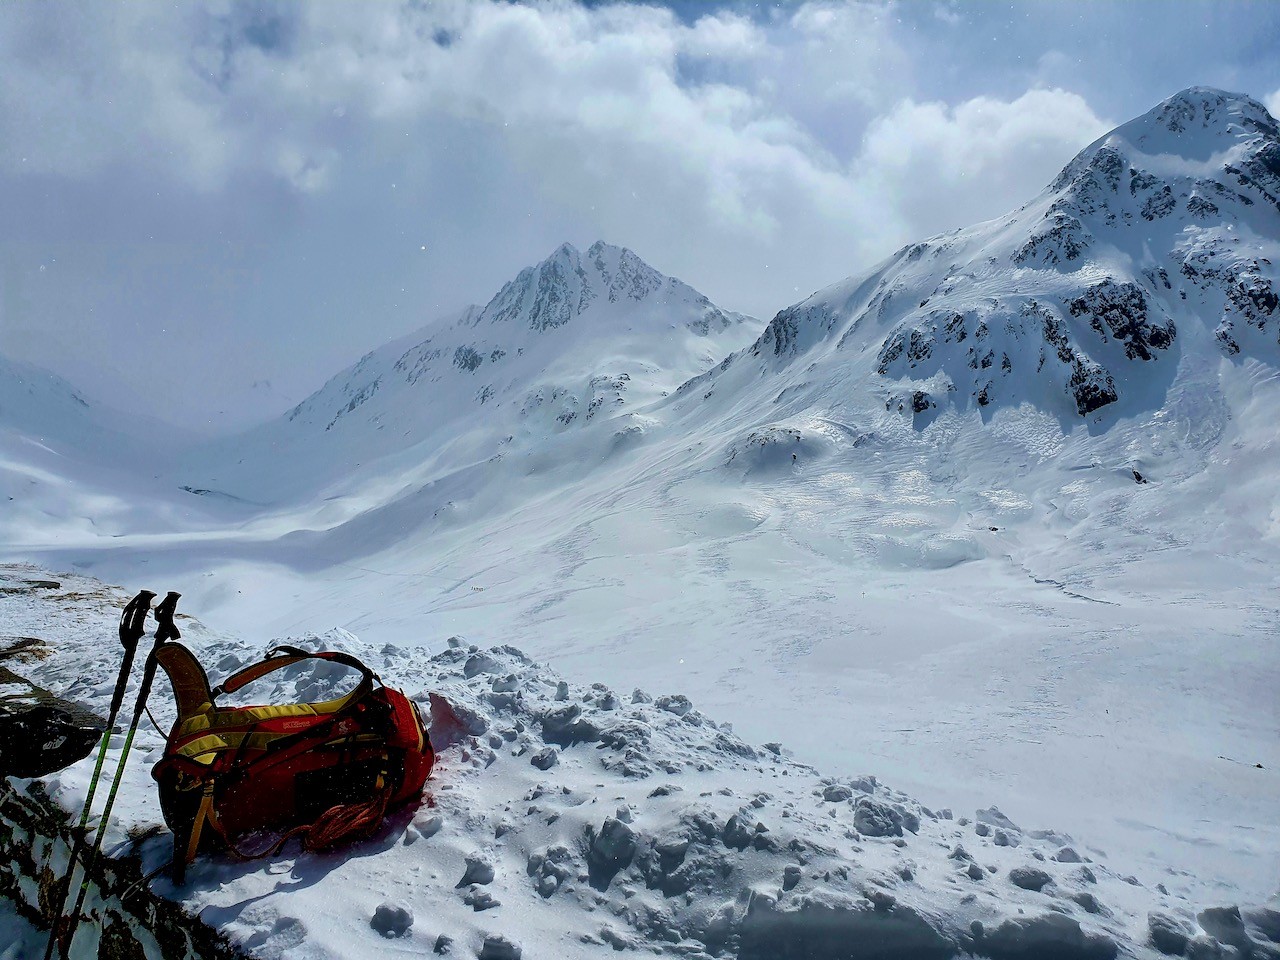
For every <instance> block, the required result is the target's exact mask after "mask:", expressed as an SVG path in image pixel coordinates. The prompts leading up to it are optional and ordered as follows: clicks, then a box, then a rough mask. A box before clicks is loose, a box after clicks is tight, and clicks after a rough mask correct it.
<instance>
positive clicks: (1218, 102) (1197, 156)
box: [1106, 87, 1277, 161]
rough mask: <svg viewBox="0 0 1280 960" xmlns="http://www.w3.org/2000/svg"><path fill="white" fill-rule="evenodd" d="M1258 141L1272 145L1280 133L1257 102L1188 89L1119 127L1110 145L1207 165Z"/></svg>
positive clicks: (1237, 95)
mask: <svg viewBox="0 0 1280 960" xmlns="http://www.w3.org/2000/svg"><path fill="white" fill-rule="evenodd" d="M1259 138H1261V139H1263V140H1266V139H1269V140H1270V141H1271V142H1273V143H1274V142H1275V141H1276V139H1277V130H1276V122H1275V119H1274V118H1273V117H1272V116H1271V114H1270V113H1268V112H1267V108H1266V107H1264V106H1263V105H1262V104H1261V103H1259V102H1258V101H1257V100H1254V99H1253V98H1252V97H1249V96H1246V95H1245V94H1242V93H1229V92H1227V91H1225V90H1218V89H1215V88H1213V87H1189V88H1188V89H1186V90H1183V91H1181V92H1180V93H1175V94H1174V95H1173V96H1172V97H1170V98H1169V99H1167V100H1165V101H1164V102H1163V103H1160V104H1158V105H1157V106H1155V107H1153V108H1152V109H1151V110H1149V111H1148V112H1147V113H1145V114H1143V115H1142V116H1140V117H1137V118H1135V119H1133V120H1130V121H1129V122H1128V123H1125V124H1122V125H1121V126H1119V127H1117V128H1116V129H1115V130H1114V131H1112V133H1111V134H1110V135H1109V136H1108V137H1107V138H1106V139H1107V140H1108V141H1109V142H1111V141H1117V140H1122V141H1125V142H1127V143H1130V144H1132V145H1133V146H1134V147H1136V148H1137V149H1138V150H1140V151H1142V152H1143V153H1145V154H1152V155H1155V154H1172V155H1174V156H1179V157H1183V158H1185V159H1189V160H1197V161H1207V160H1209V159H1210V158H1211V157H1213V156H1214V155H1216V154H1221V153H1223V152H1225V151H1227V150H1230V149H1231V148H1232V147H1234V146H1236V145H1238V144H1254V143H1256V142H1257V141H1258V140H1259Z"/></svg>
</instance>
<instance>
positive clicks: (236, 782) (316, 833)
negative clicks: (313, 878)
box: [151, 643, 435, 883]
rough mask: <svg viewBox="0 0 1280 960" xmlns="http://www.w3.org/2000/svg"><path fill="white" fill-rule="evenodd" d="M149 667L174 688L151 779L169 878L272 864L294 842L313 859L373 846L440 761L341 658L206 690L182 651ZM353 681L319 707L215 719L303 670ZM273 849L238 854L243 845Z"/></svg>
mask: <svg viewBox="0 0 1280 960" xmlns="http://www.w3.org/2000/svg"><path fill="white" fill-rule="evenodd" d="M156 657H157V659H158V661H159V663H160V665H161V666H162V667H163V668H164V670H165V672H166V673H167V674H168V675H169V680H170V682H171V683H172V684H173V691H174V696H175V697H176V698H177V702H178V719H177V720H176V721H175V723H174V725H173V729H172V730H171V731H170V733H169V739H168V742H167V744H166V745H165V751H164V757H163V758H162V759H161V760H160V761H159V762H158V763H157V764H156V765H155V767H153V768H152V771H151V776H152V777H153V778H154V779H155V780H156V782H157V783H158V784H159V786H160V806H161V810H162V811H163V813H164V819H165V822H166V823H167V824H168V825H169V829H170V830H172V831H173V843H174V850H173V877H174V881H175V882H176V883H182V882H183V879H184V876H185V872H186V865H187V864H188V863H190V862H191V861H192V860H193V859H194V858H195V856H196V854H197V853H199V852H200V851H202V850H203V851H211V852H212V851H217V850H229V851H230V852H232V853H235V854H238V855H240V856H243V857H248V856H261V855H264V854H267V853H273V852H277V851H278V850H279V849H280V848H281V847H282V846H283V845H284V843H285V842H286V841H287V840H288V839H289V838H290V837H294V836H300V837H301V838H302V842H303V845H304V847H305V848H306V849H308V850H324V849H329V848H331V847H333V846H336V845H337V844H339V843H342V842H344V841H350V840H357V839H364V838H367V837H369V836H371V835H372V834H373V833H374V832H375V831H376V830H377V828H378V826H379V825H380V824H381V823H382V820H383V818H384V816H385V814H386V811H387V810H388V808H390V807H392V806H395V805H397V804H400V803H403V802H404V801H406V800H409V799H411V798H413V797H416V796H417V795H418V794H420V793H421V792H422V788H423V784H424V783H425V782H426V779H427V776H428V775H429V774H430V773H431V766H432V763H433V762H434V760H435V754H434V752H433V750H432V748H431V740H430V738H429V737H428V735H427V732H426V728H425V727H424V725H423V722H422V716H421V715H420V714H419V712H418V708H417V707H416V706H415V705H414V703H413V702H412V701H411V700H409V699H408V698H407V697H406V696H405V695H404V694H403V693H401V692H400V691H398V690H393V689H391V688H390V687H386V686H384V685H383V684H382V681H381V680H380V679H379V678H378V676H377V674H375V673H374V672H373V671H372V670H370V669H369V668H368V667H367V666H365V665H364V664H363V663H361V662H360V661H359V660H357V659H356V658H355V657H352V656H350V655H348V654H345V653H338V652H324V653H307V652H306V651H305V650H299V649H298V648H296V647H276V648H275V649H274V650H272V651H271V652H270V653H269V654H268V655H267V658H266V659H265V660H263V661H262V662H260V663H255V664H253V665H251V666H248V667H245V668H244V669H243V670H240V671H239V672H237V673H234V674H232V675H231V676H230V677H228V678H227V679H226V680H225V681H224V682H223V683H222V685H221V686H219V687H217V688H215V689H213V690H211V689H210V688H209V680H208V677H207V676H206V674H205V671H204V668H203V667H201V666H200V663H199V661H197V660H196V658H195V656H194V655H193V654H192V653H191V651H190V650H188V649H187V648H186V647H184V646H182V645H181V644H179V643H166V644H164V645H163V646H161V647H160V648H159V649H158V650H157V652H156ZM308 659H318V660H328V661H331V662H333V663H338V664H342V665H343V666H346V667H350V668H351V669H353V670H357V671H359V673H360V681H359V683H358V684H357V685H356V687H355V689H353V690H352V691H351V692H350V693H347V694H346V695H344V696H341V697H338V698H336V699H334V700H328V701H324V702H320V703H297V704H287V705H281V706H255V707H219V706H216V704H215V701H216V700H217V698H218V697H219V696H220V695H222V694H229V693H234V692H235V691H237V690H239V689H240V688H242V687H244V686H246V685H248V684H250V683H252V682H253V681H255V680H257V679H259V678H261V677H263V676H265V675H266V674H268V673H271V672H273V671H276V670H280V669H282V668H284V667H288V666H291V665H293V664H296V663H299V662H301V661H303V660H308ZM258 831H269V832H273V833H278V832H279V831H284V833H283V836H280V837H278V840H277V842H276V843H275V844H274V845H272V846H269V847H268V848H267V849H265V850H260V851H258V852H257V853H252V854H250V853H245V851H244V849H243V848H242V843H243V841H244V839H245V838H246V836H247V835H249V834H252V833H255V832H258Z"/></svg>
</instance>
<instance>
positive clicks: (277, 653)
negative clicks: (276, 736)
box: [213, 646, 377, 699]
mask: <svg viewBox="0 0 1280 960" xmlns="http://www.w3.org/2000/svg"><path fill="white" fill-rule="evenodd" d="M303 660H328V661H329V662H331V663H340V664H342V666H344V667H350V668H351V669H352V670H358V671H359V672H360V684H359V686H358V687H357V689H358V690H360V691H361V695H363V694H364V693H368V692H369V691H370V690H372V689H373V682H374V681H375V680H376V679H377V675H376V674H375V673H374V672H373V671H372V670H370V669H369V668H368V667H367V666H365V665H364V664H363V663H361V662H360V661H359V660H357V659H356V658H355V657H353V656H351V655H350V654H347V653H340V652H338V651H336V650H326V651H321V652H320V653H308V652H307V651H306V650H301V649H299V648H298V647H290V646H280V647H273V648H272V649H271V651H270V652H269V653H268V654H267V659H265V660H263V661H262V662H260V663H255V664H252V665H251V666H248V667H245V668H244V669H243V670H241V671H239V672H238V673H233V674H232V675H231V676H229V677H227V679H226V680H224V681H223V682H222V683H221V684H220V685H219V686H217V687H214V689H213V697H214V699H217V698H218V697H219V696H220V695H222V694H224V693H235V692H236V691H237V690H239V689H240V688H241V687H246V686H248V685H249V684H251V683H253V681H255V680H258V679H260V678H261V677H265V676H266V675H267V674H268V673H273V672H275V671H276V670H283V669H284V668H285V667H291V666H293V665H294V664H295V663H301V662H302V661H303ZM353 699H359V697H353Z"/></svg>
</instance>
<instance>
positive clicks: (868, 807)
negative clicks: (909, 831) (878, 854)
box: [853, 796, 902, 837]
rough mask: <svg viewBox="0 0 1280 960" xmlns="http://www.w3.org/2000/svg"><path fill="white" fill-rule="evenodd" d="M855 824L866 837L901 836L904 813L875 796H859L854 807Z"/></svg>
mask: <svg viewBox="0 0 1280 960" xmlns="http://www.w3.org/2000/svg"><path fill="white" fill-rule="evenodd" d="M853 826H854V828H855V829H857V831H858V832H859V833H860V834H862V835H863V836H866V837H900V836H902V815H901V814H900V813H898V811H897V810H895V809H893V807H891V806H889V805H888V804H887V803H883V802H881V801H879V800H876V799H875V798H873V797H865V796H864V797H859V798H858V802H857V804H856V805H855V806H854V808H853Z"/></svg>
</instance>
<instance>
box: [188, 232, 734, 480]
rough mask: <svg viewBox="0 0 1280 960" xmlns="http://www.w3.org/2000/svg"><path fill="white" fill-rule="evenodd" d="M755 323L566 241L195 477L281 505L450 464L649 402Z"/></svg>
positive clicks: (218, 452)
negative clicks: (341, 484) (410, 467)
mask: <svg viewBox="0 0 1280 960" xmlns="http://www.w3.org/2000/svg"><path fill="white" fill-rule="evenodd" d="M758 331H759V326H758V324H756V322H755V321H752V320H751V319H750V318H748V317H744V316H742V315H740V314H734V313H727V312H725V311H722V310H720V309H719V308H718V307H716V306H715V305H714V304H712V303H711V302H710V301H709V300H708V299H707V298H706V297H704V296H702V294H700V293H698V292H697V291H696V290H694V289H693V288H691V287H690V286H688V285H687V284H685V283H683V282H682V281H680V280H676V279H675V278H673V277H667V276H663V275H662V274H660V273H658V271H656V270H654V269H653V268H652V267H650V266H649V265H648V264H647V263H645V262H644V261H643V260H641V259H640V258H639V257H637V256H636V255H635V254H634V253H632V252H631V251H630V250H626V249H623V248H620V247H614V246H610V245H608V244H605V243H596V244H593V245H592V246H591V247H590V248H589V249H588V250H587V251H586V252H585V253H584V252H580V251H579V250H577V249H576V248H575V247H573V246H572V245H570V244H567V243H566V244H563V245H562V246H560V247H559V248H558V249H556V250H555V251H554V252H553V253H552V254H551V256H549V257H548V258H547V259H546V260H544V261H542V262H541V263H539V264H537V265H536V266H532V267H528V268H526V269H525V270H522V271H521V272H520V274H519V275H518V276H517V277H516V278H515V279H513V280H511V281H510V282H508V283H507V284H505V285H504V286H503V287H502V289H501V290H499V291H498V292H497V293H496V294H495V295H494V297H493V298H492V299H491V300H490V301H489V303H488V305H486V306H485V307H483V308H480V307H469V308H467V309H465V310H463V311H462V312H461V313H459V314H458V315H456V316H453V317H449V318H446V319H444V320H442V321H440V322H438V323H436V324H433V325H431V326H430V327H427V328H425V329H424V330H422V331H421V332H420V333H418V334H416V335H411V336H409V337H404V338H401V339H400V340H397V341H395V342H393V343H390V344H388V345H386V346H385V347H382V348H380V349H379V350H375V351H373V352H372V353H370V354H368V355H367V356H365V357H364V358H363V359H361V360H360V362H359V363H357V364H355V365H354V366H352V367H350V368H348V369H347V370H344V371H342V372H341V373H339V374H338V375H336V376H335V377H333V378H332V379H331V380H330V381H329V382H328V383H327V384H325V386H324V387H323V388H321V389H320V390H319V391H318V392H316V393H315V394H313V395H312V396H310V397H308V398H307V399H306V400H304V401H303V402H302V403H300V404H299V405H298V406H296V407H295V408H294V409H293V410H291V411H290V412H289V413H288V414H287V415H286V416H285V417H283V418H282V419H281V420H279V421H277V422H275V423H271V424H268V425H267V426H265V427H263V428H261V429H259V430H256V431H253V432H251V433H250V434H249V435H248V436H245V437H234V438H231V439H228V440H226V441H223V442H222V443H220V444H218V445H217V446H216V448H215V449H214V450H212V451H208V452H206V453H204V454H203V455H202V458H201V459H202V460H203V461H204V462H205V463H208V464H211V466H208V467H206V468H205V469H207V471H208V474H209V475H208V476H207V478H200V479H199V480H198V481H193V484H194V483H198V485H199V486H211V487H216V488H217V489H219V490H224V491H226V492H230V493H235V494H239V495H242V496H250V497H251V498H253V499H261V498H262V497H263V496H264V495H266V496H268V497H269V498H271V499H277V498H280V497H286V496H288V495H291V494H296V493H298V492H303V493H305V492H311V491H314V490H315V489H316V488H318V487H319V486H321V485H322V484H323V483H324V482H326V481H331V480H334V479H336V478H341V477H349V476H350V474H352V473H353V472H355V471H357V470H360V469H361V468H362V467H363V468H364V469H363V471H362V472H363V473H365V474H368V473H369V472H370V471H369V470H368V464H369V463H370V462H371V461H373V460H376V459H378V458H381V457H386V456H388V455H391V460H390V462H388V463H383V464H380V466H379V468H378V469H379V471H381V472H382V473H383V474H385V473H387V472H389V471H393V470H395V469H397V468H399V467H402V466H403V465H406V464H417V463H420V462H421V461H424V460H427V459H429V458H432V457H439V456H440V455H441V454H443V455H444V456H445V458H446V460H447V462H449V463H452V464H453V465H455V466H461V465H464V464H466V463H469V462H471V461H474V460H483V459H485V458H487V457H489V456H492V455H493V454H495V453H497V452H499V450H500V449H501V448H502V447H504V446H506V445H509V444H512V443H515V444H520V443H523V442H526V441H533V442H537V441H539V440H541V439H543V438H545V437H547V436H551V435H554V434H556V433H559V432H563V431H565V430H568V429H574V428H577V427H579V426H581V425H582V424H585V423H589V422H591V421H592V420H595V419H608V418H609V417H612V416H614V415H615V414H616V413H618V412H619V411H621V410H629V409H631V408H633V407H636V406H639V405H642V404H645V403H648V402H652V401H653V400H655V399H658V398H659V397H661V396H664V395H666V394H667V393H668V392H670V391H671V390H674V389H675V388H676V387H677V386H678V385H679V384H680V383H682V382H683V381H684V380H686V379H688V378H689V377H691V376H693V375H695V374H697V373H700V372H702V371H703V370H706V369H707V368H709V367H710V366H711V365H712V364H713V363H715V362H716V361H717V360H719V359H720V358H721V357H722V356H723V355H724V354H725V353H726V352H728V351H730V350H733V349H736V348H737V347H738V346H741V345H742V344H744V343H746V342H748V341H749V340H750V339H751V338H753V337H754V336H755V335H756V334H757V333H758ZM192 469H200V468H199V467H193V468H192Z"/></svg>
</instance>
